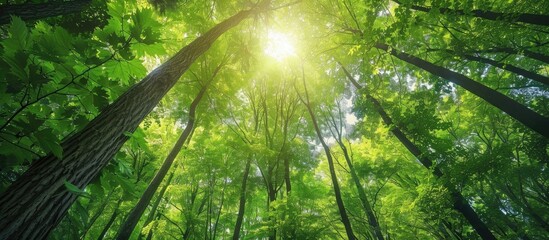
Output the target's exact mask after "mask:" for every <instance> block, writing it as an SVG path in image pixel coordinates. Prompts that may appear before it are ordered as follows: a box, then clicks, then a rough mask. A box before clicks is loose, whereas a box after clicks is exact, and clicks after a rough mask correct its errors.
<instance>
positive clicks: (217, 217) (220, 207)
mask: <svg viewBox="0 0 549 240" xmlns="http://www.w3.org/2000/svg"><path fill="white" fill-rule="evenodd" d="M226 188H227V179H225V182H223V190H222V191H221V202H220V203H219V210H218V211H217V216H216V218H215V224H214V230H213V234H212V239H217V238H215V237H216V235H217V229H218V225H219V218H221V210H223V204H224V203H225V189H226Z"/></svg>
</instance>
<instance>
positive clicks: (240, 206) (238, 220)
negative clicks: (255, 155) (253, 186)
mask: <svg viewBox="0 0 549 240" xmlns="http://www.w3.org/2000/svg"><path fill="white" fill-rule="evenodd" d="M250 165H251V158H248V160H246V167H245V168H244V173H243V174H242V184H241V185H240V198H239V200H238V215H237V217H236V223H235V224H234V231H233V240H238V239H240V230H241V229H242V221H243V220H244V212H245V211H246V190H247V187H248V175H249V173H250Z"/></svg>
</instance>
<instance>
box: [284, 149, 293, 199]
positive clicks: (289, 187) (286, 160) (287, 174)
mask: <svg viewBox="0 0 549 240" xmlns="http://www.w3.org/2000/svg"><path fill="white" fill-rule="evenodd" d="M284 184H285V185H286V196H288V197H289V196H290V192H291V191H292V182H291V181H290V158H289V157H288V156H285V157H284Z"/></svg>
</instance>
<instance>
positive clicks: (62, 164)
mask: <svg viewBox="0 0 549 240" xmlns="http://www.w3.org/2000/svg"><path fill="white" fill-rule="evenodd" d="M265 3H266V4H268V0H266V1H264V2H262V3H260V5H259V6H260V7H257V8H254V9H252V10H247V11H241V12H239V13H238V14H236V15H234V16H232V17H231V18H229V19H227V20H225V21H223V22H221V23H220V24H218V25H216V26H215V27H213V28H212V29H210V30H209V31H208V32H206V33H205V34H204V35H202V36H200V37H198V38H197V39H196V40H194V41H193V42H191V43H190V44H189V45H187V46H186V47H184V48H183V49H181V50H180V51H179V52H178V53H177V54H176V55H175V56H173V57H172V58H171V59H170V60H168V61H167V62H165V63H164V64H162V65H160V66H159V67H158V68H156V69H155V70H154V71H152V72H151V73H149V75H147V76H146V77H145V78H144V79H143V80H142V81H141V82H139V83H137V84H135V85H134V86H133V87H131V88H130V89H129V90H128V91H127V92H126V93H124V94H123V95H122V96H120V97H119V98H118V99H117V100H116V101H115V102H114V103H112V104H111V105H109V106H108V107H106V108H105V109H104V110H103V111H102V112H101V113H100V114H99V115H98V116H97V117H96V118H95V119H94V120H92V121H91V122H90V123H89V124H88V125H87V126H86V127H85V128H84V129H82V130H81V131H79V132H78V133H76V134H74V135H73V136H71V137H69V138H67V139H66V140H65V141H63V143H62V144H61V146H62V148H63V158H62V159H60V158H57V157H55V156H54V155H52V154H50V155H48V156H46V157H43V158H40V159H38V160H36V161H34V162H33V163H32V165H31V166H30V168H29V169H28V170H27V171H26V172H25V173H24V174H23V175H22V176H21V177H20V178H19V179H17V181H15V182H14V183H13V184H12V185H11V186H10V187H9V188H8V190H7V191H6V192H4V193H3V194H2V196H1V197H0V215H1V216H2V219H0V239H43V238H46V237H47V236H48V234H49V233H50V231H51V230H52V229H53V228H54V227H55V226H56V225H57V223H58V222H59V221H60V220H61V218H62V217H63V216H64V215H65V213H66V212H67V209H68V208H69V207H70V205H71V204H72V203H73V202H74V200H75V199H76V197H77V195H76V194H74V193H71V192H69V191H68V190H67V189H66V187H65V186H64V181H68V182H70V183H72V184H74V185H76V186H77V187H79V188H81V189H83V188H85V187H86V186H87V185H88V183H89V182H90V181H91V180H92V179H94V178H95V177H96V176H97V174H99V172H100V171H101V169H103V167H105V166H106V165H107V164H108V162H109V161H110V159H111V158H112V157H113V156H114V154H116V152H118V150H119V149H120V147H121V146H122V144H124V142H125V141H126V140H127V139H128V137H127V136H126V135H125V134H124V133H125V132H133V131H134V130H135V129H136V128H137V126H139V124H140V123H141V121H142V120H143V118H144V117H145V116H147V114H148V113H149V112H150V111H151V110H152V109H153V108H154V107H155V106H156V105H157V103H158V102H159V101H160V99H162V97H163V96H164V95H165V94H166V92H167V91H168V90H170V89H171V88H172V87H173V85H174V84H175V83H176V82H177V80H178V79H179V78H180V77H181V75H182V74H183V73H184V72H185V71H186V70H187V69H188V68H189V67H190V65H191V64H192V63H193V62H194V60H195V59H196V58H198V57H199V56H200V55H202V53H204V52H205V51H206V50H208V48H209V47H210V46H211V45H212V44H213V43H214V42H215V40H216V39H217V38H218V37H219V36H221V35H222V34H223V33H224V32H225V31H227V30H229V29H230V28H232V27H234V26H236V25H237V24H238V23H240V22H241V21H242V20H244V19H245V18H247V17H249V16H250V15H252V14H254V13H257V12H259V11H261V10H262V7H265Z"/></svg>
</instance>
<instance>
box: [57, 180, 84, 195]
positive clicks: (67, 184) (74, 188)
mask: <svg viewBox="0 0 549 240" xmlns="http://www.w3.org/2000/svg"><path fill="white" fill-rule="evenodd" d="M63 184H64V185H65V187H66V188H67V190H69V192H71V193H74V194H76V195H79V196H82V197H90V194H89V193H87V192H85V191H84V190H81V189H80V188H78V187H77V186H76V185H74V184H72V183H70V182H69V181H67V180H65V181H64V182H63Z"/></svg>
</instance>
